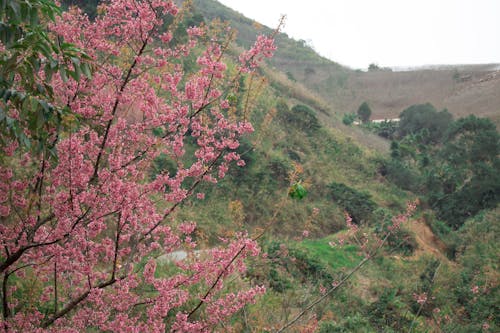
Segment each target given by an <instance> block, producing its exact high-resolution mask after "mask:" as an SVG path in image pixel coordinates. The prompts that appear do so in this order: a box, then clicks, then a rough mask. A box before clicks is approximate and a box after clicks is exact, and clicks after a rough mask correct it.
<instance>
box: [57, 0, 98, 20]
mask: <svg viewBox="0 0 500 333" xmlns="http://www.w3.org/2000/svg"><path fill="white" fill-rule="evenodd" d="M100 2H101V0H62V1H61V5H62V6H63V7H64V8H68V7H71V6H77V7H79V8H81V9H82V10H83V11H84V12H85V13H87V15H88V16H89V17H90V19H94V18H95V17H96V16H97V5H99V3H100Z"/></svg>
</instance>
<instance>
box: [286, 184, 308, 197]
mask: <svg viewBox="0 0 500 333" xmlns="http://www.w3.org/2000/svg"><path fill="white" fill-rule="evenodd" d="M306 195H307V191H306V189H305V188H304V186H302V185H301V184H300V183H295V184H293V185H292V186H290V188H289V189H288V196H289V197H290V198H292V199H298V200H301V199H303V198H304V197H305V196H306Z"/></svg>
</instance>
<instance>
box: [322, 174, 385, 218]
mask: <svg viewBox="0 0 500 333" xmlns="http://www.w3.org/2000/svg"><path fill="white" fill-rule="evenodd" d="M328 189H329V196H330V197H331V198H332V200H334V201H335V202H337V203H338V204H339V205H340V206H341V207H343V208H344V209H345V210H346V212H347V213H348V214H349V215H350V216H351V217H352V220H353V222H354V223H356V224H362V223H367V222H368V221H370V220H371V217H372V212H373V211H374V209H375V208H376V206H377V205H376V204H375V203H374V202H373V201H372V200H371V196H370V194H368V193H366V192H360V191H358V190H356V189H353V188H351V187H349V186H347V185H345V184H342V183H335V182H333V183H331V184H329V185H328Z"/></svg>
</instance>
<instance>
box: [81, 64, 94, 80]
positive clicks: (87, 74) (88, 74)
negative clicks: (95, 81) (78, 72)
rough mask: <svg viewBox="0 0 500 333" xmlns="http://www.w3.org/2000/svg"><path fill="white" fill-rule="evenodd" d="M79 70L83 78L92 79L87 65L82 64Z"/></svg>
mask: <svg viewBox="0 0 500 333" xmlns="http://www.w3.org/2000/svg"><path fill="white" fill-rule="evenodd" d="M81 69H82V72H83V74H85V76H86V77H87V78H89V79H91V78H92V72H91V71H90V66H89V64H87V63H83V64H82V66H81Z"/></svg>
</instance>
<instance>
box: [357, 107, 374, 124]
mask: <svg viewBox="0 0 500 333" xmlns="http://www.w3.org/2000/svg"><path fill="white" fill-rule="evenodd" d="M357 114H358V117H359V119H361V121H362V122H363V123H367V122H369V121H370V116H371V115H372V110H371V109H370V106H369V105H368V103H366V102H363V103H362V104H361V105H360V106H359V108H358V111H357Z"/></svg>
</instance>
